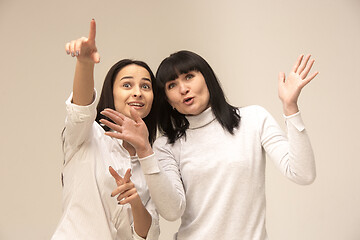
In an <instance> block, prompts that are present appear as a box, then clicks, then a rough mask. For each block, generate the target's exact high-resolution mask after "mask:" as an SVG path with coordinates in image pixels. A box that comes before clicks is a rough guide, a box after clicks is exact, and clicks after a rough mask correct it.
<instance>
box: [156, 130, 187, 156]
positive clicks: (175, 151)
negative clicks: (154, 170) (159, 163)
mask: <svg viewBox="0 0 360 240" xmlns="http://www.w3.org/2000/svg"><path fill="white" fill-rule="evenodd" d="M180 145H181V140H180V139H178V140H176V141H175V143H174V144H171V143H169V139H168V138H167V137H166V136H165V135H163V136H160V137H158V138H157V139H156V140H155V142H154V145H153V149H154V152H155V153H157V154H166V155H172V156H178V155H179V153H180V149H181V146H180Z"/></svg>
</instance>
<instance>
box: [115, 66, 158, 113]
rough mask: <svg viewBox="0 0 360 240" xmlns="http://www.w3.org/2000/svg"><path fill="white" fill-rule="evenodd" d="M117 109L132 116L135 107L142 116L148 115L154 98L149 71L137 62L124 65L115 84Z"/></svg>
mask: <svg viewBox="0 0 360 240" xmlns="http://www.w3.org/2000/svg"><path fill="white" fill-rule="evenodd" d="M113 95H114V104H115V110H116V111H118V112H120V113H122V114H124V115H125V116H127V117H130V118H131V115H130V108H134V109H135V110H136V111H137V112H138V114H139V115H140V117H141V118H144V117H146V116H147V115H148V114H149V112H150V110H151V105H152V102H153V99H154V94H153V91H152V83H151V77H150V74H149V72H148V71H147V70H146V69H145V68H143V67H141V66H138V65H136V64H130V65H127V66H125V67H123V68H122V69H121V70H120V71H119V73H118V74H117V76H116V79H115V81H114V86H113Z"/></svg>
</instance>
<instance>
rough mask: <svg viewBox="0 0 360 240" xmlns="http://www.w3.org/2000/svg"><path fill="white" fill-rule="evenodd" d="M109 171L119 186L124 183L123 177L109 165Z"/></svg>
mask: <svg viewBox="0 0 360 240" xmlns="http://www.w3.org/2000/svg"><path fill="white" fill-rule="evenodd" d="M109 172H110V174H111V176H113V178H115V180H116V184H117V185H118V186H119V185H121V184H123V183H124V179H123V178H122V177H120V175H119V174H118V173H117V172H116V171H115V170H114V169H113V168H112V167H111V166H109Z"/></svg>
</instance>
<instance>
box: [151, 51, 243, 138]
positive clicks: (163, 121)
mask: <svg viewBox="0 0 360 240" xmlns="http://www.w3.org/2000/svg"><path fill="white" fill-rule="evenodd" d="M190 71H199V72H201V74H202V75H203V76H204V79H205V82H206V86H207V88H208V90H209V93H210V106H211V109H212V111H213V113H214V115H215V117H216V119H217V120H218V121H219V123H220V124H221V126H222V127H223V128H224V129H226V130H227V131H228V132H229V133H231V134H233V133H234V129H235V128H237V127H238V126H239V123H240V114H239V112H238V109H237V108H236V107H234V106H231V105H230V104H229V103H228V102H227V101H226V98H225V95H224V92H223V90H222V88H221V86H220V83H219V81H218V79H217V77H216V75H215V73H214V71H213V70H212V68H211V67H210V65H209V64H208V63H207V62H206V61H205V59H203V58H202V57H201V56H199V55H197V54H196V53H193V52H190V51H185V50H183V51H179V52H176V53H173V54H171V55H170V56H169V57H167V58H165V59H164V60H163V61H162V62H161V64H160V66H159V68H158V70H157V72H156V79H157V85H158V88H159V89H158V96H157V98H158V101H157V105H156V106H155V107H156V108H157V112H158V120H159V122H158V126H159V130H160V132H161V133H163V134H165V135H166V136H167V137H168V139H169V143H174V142H175V141H176V140H177V139H179V138H180V137H182V136H184V135H185V132H186V130H187V129H188V128H189V122H188V120H187V119H186V118H185V115H184V114H181V113H179V112H178V111H176V109H173V108H172V107H171V106H170V104H169V103H168V101H167V97H166V94H165V84H166V82H168V81H172V80H175V79H176V78H178V77H179V75H181V74H186V73H188V72H190Z"/></svg>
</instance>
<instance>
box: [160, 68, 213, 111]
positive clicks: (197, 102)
mask: <svg viewBox="0 0 360 240" xmlns="http://www.w3.org/2000/svg"><path fill="white" fill-rule="evenodd" d="M165 93H166V97H167V99H168V102H169V104H170V105H171V106H172V107H173V108H176V110H177V111H178V112H179V113H182V114H185V115H198V114H200V113H202V112H203V111H204V110H205V109H207V108H208V107H209V101H210V94H209V90H208V88H207V86H206V83H205V79H204V76H203V75H202V74H201V72H198V71H190V72H188V73H184V74H181V75H179V77H178V78H176V79H175V80H171V81H168V82H166V84H165Z"/></svg>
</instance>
